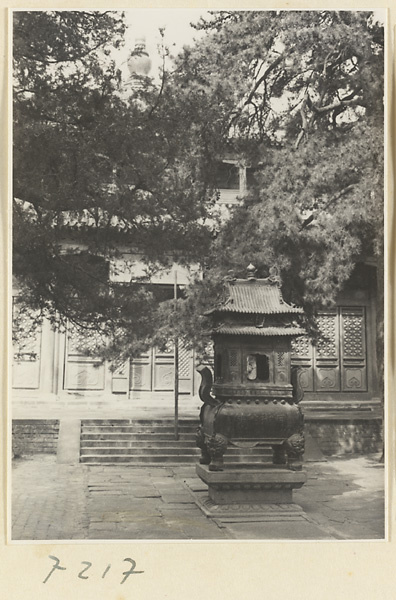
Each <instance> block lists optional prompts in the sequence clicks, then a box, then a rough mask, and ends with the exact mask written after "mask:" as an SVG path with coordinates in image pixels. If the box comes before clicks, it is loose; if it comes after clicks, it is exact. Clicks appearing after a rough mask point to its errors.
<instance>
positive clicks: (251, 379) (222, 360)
mask: <svg viewBox="0 0 396 600" xmlns="http://www.w3.org/2000/svg"><path fill="white" fill-rule="evenodd" d="M225 289H226V299H225V301H224V302H222V303H221V304H220V305H219V306H217V307H215V308H214V309H212V310H211V311H210V312H209V313H207V314H210V316H211V317H212V323H213V329H212V337H213V341H214V381H213V376H212V372H211V370H210V369H209V368H208V367H206V366H201V367H198V371H199V372H200V374H201V377H202V381H201V386H200V391H199V394H200V398H201V400H202V401H203V406H202V409H201V414H200V421H201V424H200V427H199V429H198V432H197V445H198V446H199V447H200V449H201V459H200V463H201V464H202V465H208V468H209V470H210V471H222V470H223V469H224V468H225V467H224V455H225V453H226V451H227V448H228V446H229V445H233V446H241V447H254V446H256V445H269V446H271V447H272V450H273V459H272V460H273V464H274V465H277V466H281V465H283V466H284V468H285V467H286V468H289V469H291V470H300V469H301V462H302V456H303V452H304V435H303V414H302V411H301V409H300V406H299V402H300V400H301V398H302V392H301V388H300V387H299V382H298V375H299V374H298V372H297V371H296V370H293V371H292V369H291V358H290V356H291V340H292V338H293V337H295V336H298V335H302V334H303V333H304V331H303V329H302V328H301V326H300V325H299V323H298V318H299V317H301V314H302V309H301V308H298V307H296V306H293V305H291V304H288V303H286V302H285V301H284V300H283V297H282V293H281V289H280V280H279V277H278V276H277V273H276V272H275V270H272V271H271V274H270V277H268V278H266V279H256V277H255V269H254V267H253V266H252V265H249V267H248V277H247V279H231V278H228V280H227V281H226V283H225Z"/></svg>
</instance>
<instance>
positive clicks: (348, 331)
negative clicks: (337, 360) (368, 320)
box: [343, 314, 364, 357]
mask: <svg viewBox="0 0 396 600" xmlns="http://www.w3.org/2000/svg"><path fill="white" fill-rule="evenodd" d="M343 321H344V356H350V357H360V356H362V355H363V352H364V349H363V326H364V320H363V315H348V314H344V315H343Z"/></svg>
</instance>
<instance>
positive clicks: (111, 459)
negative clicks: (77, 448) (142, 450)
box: [80, 454, 268, 465]
mask: <svg viewBox="0 0 396 600" xmlns="http://www.w3.org/2000/svg"><path fill="white" fill-rule="evenodd" d="M80 462H81V463H88V464H92V465H94V464H107V463H108V464H118V463H130V464H152V465H156V464H162V463H166V464H179V463H197V462H198V456H196V455H189V454H179V455H178V456H177V459H176V456H175V455H172V454H160V455H157V456H150V455H148V454H135V455H128V454H103V455H96V454H85V455H82V456H80ZM241 462H243V463H246V462H247V461H246V460H245V459H244V458H243V457H239V458H237V457H235V456H232V457H227V455H226V456H225V457H224V463H225V464H226V465H227V464H235V463H239V464H240V463H241ZM248 463H249V464H257V463H268V461H267V460H263V456H262V455H257V456H255V455H252V456H249V461H248Z"/></svg>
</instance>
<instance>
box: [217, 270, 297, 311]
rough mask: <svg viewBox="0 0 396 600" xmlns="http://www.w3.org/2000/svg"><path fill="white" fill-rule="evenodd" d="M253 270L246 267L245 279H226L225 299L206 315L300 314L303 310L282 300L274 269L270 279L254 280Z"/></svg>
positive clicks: (278, 280)
mask: <svg viewBox="0 0 396 600" xmlns="http://www.w3.org/2000/svg"><path fill="white" fill-rule="evenodd" d="M254 272H255V268H254V267H253V265H249V267H248V278H247V279H231V278H228V279H227V280H226V283H225V291H226V299H225V300H224V301H223V302H222V303H221V304H219V305H218V306H216V307H214V308H212V309H211V310H210V311H208V313H206V314H214V313H242V314H260V315H276V314H279V315H280V314H302V313H303V309H302V308H299V307H297V306H293V305H292V304H288V303H287V302H285V301H284V300H283V298H282V292H281V289H280V279H279V277H278V275H277V274H276V271H275V269H272V270H271V271H270V273H271V275H270V277H267V278H266V279H256V278H255V277H254Z"/></svg>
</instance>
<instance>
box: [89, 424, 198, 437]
mask: <svg viewBox="0 0 396 600" xmlns="http://www.w3.org/2000/svg"><path fill="white" fill-rule="evenodd" d="M197 427H198V425H196V426H182V427H179V429H178V431H179V432H180V433H195V431H196V430H197ZM81 431H82V432H83V433H114V432H117V433H136V434H138V433H157V434H170V435H174V432H175V429H174V427H171V426H164V427H160V426H157V425H155V426H153V425H148V426H147V427H144V426H142V425H82V427H81Z"/></svg>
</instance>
